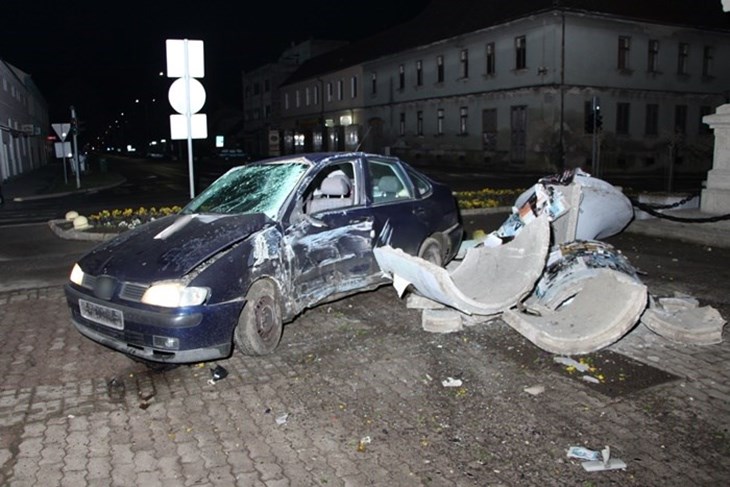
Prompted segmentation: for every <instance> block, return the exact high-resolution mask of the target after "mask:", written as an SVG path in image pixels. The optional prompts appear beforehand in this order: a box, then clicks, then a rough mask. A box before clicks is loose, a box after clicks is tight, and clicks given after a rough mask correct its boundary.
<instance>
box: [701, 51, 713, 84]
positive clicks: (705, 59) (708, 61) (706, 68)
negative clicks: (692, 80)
mask: <svg viewBox="0 0 730 487" xmlns="http://www.w3.org/2000/svg"><path fill="white" fill-rule="evenodd" d="M713 54H714V49H713V47H712V46H705V48H704V50H703V51H702V76H705V77H708V76H712V59H713V57H714V56H713Z"/></svg>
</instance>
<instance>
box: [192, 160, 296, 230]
mask: <svg viewBox="0 0 730 487" xmlns="http://www.w3.org/2000/svg"><path fill="white" fill-rule="evenodd" d="M306 170H307V165H306V164H302V163H299V162H289V163H280V164H250V165H246V166H241V167H237V168H234V169H231V170H230V171H228V172H227V173H225V174H224V175H223V176H221V177H220V178H218V179H217V180H216V181H215V182H214V183H213V184H211V185H210V186H209V187H208V188H207V189H206V190H205V191H203V192H202V193H200V195H198V196H197V197H196V198H195V199H194V200H192V201H191V202H190V203H188V205H187V206H186V207H185V208H183V210H182V213H183V214H191V213H219V214H242V213H264V214H266V216H268V217H269V218H275V217H276V214H277V213H278V211H279V207H280V206H281V205H282V204H283V203H284V201H285V200H286V198H287V196H288V195H289V194H290V193H291V192H292V191H293V190H294V187H295V185H296V183H297V181H299V178H300V177H301V175H302V174H304V172H305V171H306Z"/></svg>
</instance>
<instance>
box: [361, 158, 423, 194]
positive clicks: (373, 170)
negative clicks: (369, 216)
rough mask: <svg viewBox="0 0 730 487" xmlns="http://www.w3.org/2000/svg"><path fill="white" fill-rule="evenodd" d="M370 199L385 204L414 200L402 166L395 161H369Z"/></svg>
mask: <svg viewBox="0 0 730 487" xmlns="http://www.w3.org/2000/svg"><path fill="white" fill-rule="evenodd" d="M368 172H369V175H370V182H371V184H370V191H371V194H370V198H371V200H372V202H373V203H376V204H377V203H385V202H391V201H398V200H404V199H411V198H413V193H412V190H411V185H410V183H409V181H408V179H407V177H406V176H405V174H404V173H403V170H402V169H401V168H400V166H399V165H398V164H396V163H394V162H393V161H387V160H378V159H368Z"/></svg>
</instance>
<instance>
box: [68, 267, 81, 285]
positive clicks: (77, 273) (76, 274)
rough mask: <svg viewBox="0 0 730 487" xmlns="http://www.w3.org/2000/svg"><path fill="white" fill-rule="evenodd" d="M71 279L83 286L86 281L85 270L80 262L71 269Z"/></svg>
mask: <svg viewBox="0 0 730 487" xmlns="http://www.w3.org/2000/svg"><path fill="white" fill-rule="evenodd" d="M69 279H70V280H71V282H73V283H74V284H76V285H78V286H81V285H82V283H83V282H84V271H82V270H81V267H80V266H79V265H78V264H74V268H73V269H71V275H70V276H69Z"/></svg>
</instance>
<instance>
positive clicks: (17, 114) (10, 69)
mask: <svg viewBox="0 0 730 487" xmlns="http://www.w3.org/2000/svg"><path fill="white" fill-rule="evenodd" d="M0 83H1V86H0V181H4V180H6V179H8V178H10V177H13V176H17V175H19V174H23V173H25V172H28V171H31V170H33V169H36V168H38V167H40V166H42V165H44V164H46V163H47V162H48V158H49V155H48V153H47V145H46V136H47V135H48V128H49V127H50V123H49V120H48V107H47V105H46V102H45V100H44V98H43V96H42V95H41V94H40V92H39V91H38V89H37V88H36V86H35V84H34V83H33V80H32V79H31V77H30V75H28V74H27V73H24V72H23V71H21V70H20V69H18V68H16V67H15V66H13V65H11V64H9V63H6V62H4V61H3V60H1V59H0Z"/></svg>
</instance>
